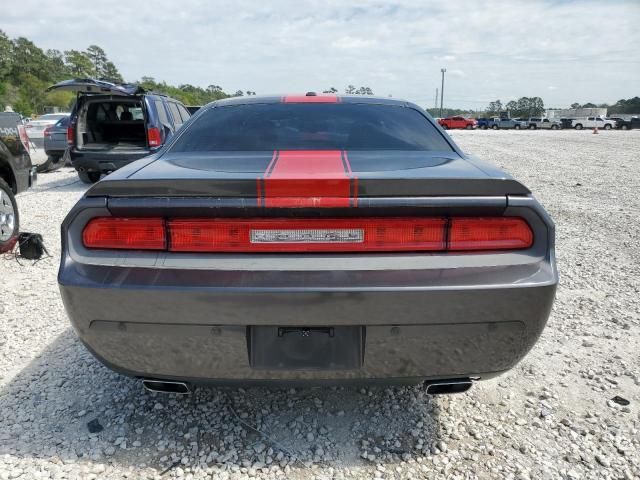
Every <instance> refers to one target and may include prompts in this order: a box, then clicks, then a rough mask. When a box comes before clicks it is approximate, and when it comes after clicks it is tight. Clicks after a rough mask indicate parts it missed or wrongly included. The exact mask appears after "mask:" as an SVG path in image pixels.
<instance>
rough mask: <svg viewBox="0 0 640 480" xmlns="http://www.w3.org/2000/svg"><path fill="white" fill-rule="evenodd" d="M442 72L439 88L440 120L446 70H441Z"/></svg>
mask: <svg viewBox="0 0 640 480" xmlns="http://www.w3.org/2000/svg"><path fill="white" fill-rule="evenodd" d="M440 71H441V72H442V87H441V88H440V118H442V99H443V98H444V72H446V71H447V69H446V68H441V69H440Z"/></svg>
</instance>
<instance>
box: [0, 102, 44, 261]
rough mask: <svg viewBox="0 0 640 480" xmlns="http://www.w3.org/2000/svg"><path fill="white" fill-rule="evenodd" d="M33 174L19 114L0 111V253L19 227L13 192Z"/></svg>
mask: <svg viewBox="0 0 640 480" xmlns="http://www.w3.org/2000/svg"><path fill="white" fill-rule="evenodd" d="M36 178H37V173H36V169H35V167H33V166H32V165H31V157H30V156H29V151H28V139H27V136H26V133H25V132H24V127H23V125H22V119H21V118H20V115H18V114H17V113H13V112H3V113H0V253H1V252H6V251H8V250H11V249H12V248H13V246H14V245H15V242H16V239H17V238H18V233H19V231H20V217H19V215H18V205H17V203H16V199H15V196H14V195H15V194H18V193H20V192H22V191H23V190H26V189H27V188H29V187H31V186H32V185H34V184H35V181H36Z"/></svg>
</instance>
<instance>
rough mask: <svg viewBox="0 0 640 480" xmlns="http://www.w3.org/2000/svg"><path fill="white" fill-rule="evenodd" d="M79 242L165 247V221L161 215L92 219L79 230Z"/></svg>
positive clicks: (98, 245) (109, 246) (134, 247)
mask: <svg viewBox="0 0 640 480" xmlns="http://www.w3.org/2000/svg"><path fill="white" fill-rule="evenodd" d="M82 243H83V244H84V246H85V247H87V248H107V249H112V248H115V249H126V250H165V249H166V247H167V237H166V229H165V222H164V220H163V219H162V218H117V217H101V218H94V219H92V220H91V221H90V222H89V223H88V224H87V226H86V227H85V228H84V231H83V232H82Z"/></svg>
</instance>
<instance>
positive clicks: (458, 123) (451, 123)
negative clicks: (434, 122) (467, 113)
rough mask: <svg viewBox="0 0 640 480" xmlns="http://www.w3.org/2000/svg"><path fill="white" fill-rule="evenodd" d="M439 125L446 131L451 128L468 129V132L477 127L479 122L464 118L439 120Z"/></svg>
mask: <svg viewBox="0 0 640 480" xmlns="http://www.w3.org/2000/svg"><path fill="white" fill-rule="evenodd" d="M438 123H439V124H440V126H441V127H442V128H444V129H445V130H446V129H449V128H466V129H467V130H471V129H472V128H476V126H477V122H476V121H475V120H473V119H471V118H464V117H448V118H441V119H439V120H438Z"/></svg>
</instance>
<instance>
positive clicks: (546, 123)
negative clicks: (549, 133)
mask: <svg viewBox="0 0 640 480" xmlns="http://www.w3.org/2000/svg"><path fill="white" fill-rule="evenodd" d="M526 122H527V124H528V126H529V128H532V129H534V130H535V129H536V128H547V129H551V130H558V129H559V128H560V127H561V126H562V125H561V124H560V122H558V121H556V120H549V119H548V118H540V117H537V118H530V119H528V120H526Z"/></svg>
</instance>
